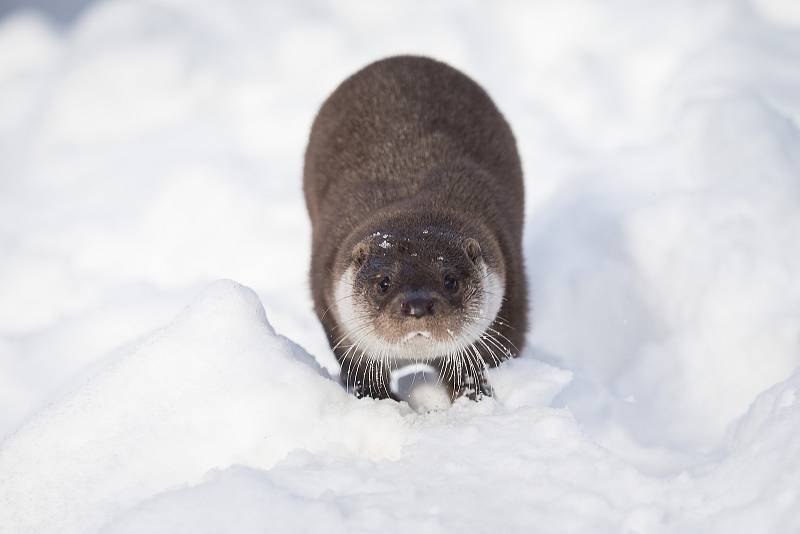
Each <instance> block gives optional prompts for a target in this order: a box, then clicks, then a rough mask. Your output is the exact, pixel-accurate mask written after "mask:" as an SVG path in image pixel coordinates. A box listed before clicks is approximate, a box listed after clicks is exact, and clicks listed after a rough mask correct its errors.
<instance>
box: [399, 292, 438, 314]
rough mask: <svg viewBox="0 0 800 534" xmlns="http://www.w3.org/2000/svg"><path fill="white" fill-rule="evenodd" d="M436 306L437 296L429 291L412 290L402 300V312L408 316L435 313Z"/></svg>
mask: <svg viewBox="0 0 800 534" xmlns="http://www.w3.org/2000/svg"><path fill="white" fill-rule="evenodd" d="M436 307H437V306H436V297H435V296H434V295H433V293H430V292H428V291H411V292H409V293H406V294H405V295H404V296H403V298H402V300H401V301H400V312H401V313H402V314H403V315H404V316H406V317H416V318H421V317H426V316H429V315H434V314H435V313H436Z"/></svg>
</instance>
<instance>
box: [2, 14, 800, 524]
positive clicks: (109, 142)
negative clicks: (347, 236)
mask: <svg viewBox="0 0 800 534" xmlns="http://www.w3.org/2000/svg"><path fill="white" fill-rule="evenodd" d="M798 28H800V10H798V7H797V3H796V2H792V1H789V0H787V1H780V0H757V1H756V0H753V1H747V0H735V1H730V2H723V1H714V0H712V1H709V2H702V3H699V2H693V1H689V0H679V1H676V2H649V3H648V2H628V1H623V0H615V1H612V2H603V3H597V2H590V1H585V2H584V1H571V2H558V3H523V2H511V1H508V2H494V3H492V4H491V6H489V5H484V4H480V3H475V2H473V3H466V4H464V3H455V2H442V3H436V4H429V3H425V2H412V3H411V4H409V3H407V2H406V3H402V4H400V3H397V4H394V3H362V2H351V1H345V2H328V1H323V0H319V1H314V2H304V3H301V2H296V3H282V4H281V3H248V2H228V3H216V2H207V1H205V0H200V1H195V2H191V3H189V2H184V1H182V0H155V1H153V2H147V3H138V2H132V1H125V0H109V1H105V2H98V3H95V4H92V5H90V6H88V7H87V9H86V10H85V11H84V12H83V14H82V15H81V16H80V17H79V18H78V19H77V20H76V21H75V22H74V23H73V24H71V25H69V26H67V27H63V28H60V27H56V26H54V25H52V23H51V22H50V21H48V19H46V18H45V17H44V16H43V15H41V14H40V13H38V12H36V11H32V10H28V11H25V10H22V11H16V12H13V13H11V14H9V15H6V16H5V18H2V19H0V102H2V105H0V177H1V178H0V533H3V534H5V533H6V532H8V533H13V534H18V533H26V532H30V533H34V532H35V533H50V532H59V533H71V532H76V533H77V532H80V533H88V532H105V533H114V532H117V533H120V532H170V533H174V532H193V533H197V532H237V533H239V532H244V533H247V532H263V531H274V532H294V531H312V532H342V531H345V530H346V531H349V532H375V531H385V532H403V531H405V532H455V531H472V532H494V531H497V532H501V531H505V532H526V533H528V532H554V531H558V532H609V533H620V532H629V533H635V532H639V533H648V534H649V533H662V532H663V533H673V532H675V533H677V532H681V533H685V532H689V533H693V532H698V533H700V532H702V533H725V534H729V533H737V532H742V533H748V534H751V533H761V532H764V533H767V532H769V533H776V534H785V533H790V532H798V531H800V515H798V514H797V513H796V510H797V509H798V507H800V490H798V489H797V483H796V481H797V480H798V479H800V403H798V402H797V396H798V393H797V392H798V391H799V390H800V281H798V278H797V276H796V273H797V272H800V181H798V178H797V177H798V176H800V131H798V127H800V70H798V69H797V68H796V65H797V62H798V59H800V32H798ZM400 52H414V53H424V54H427V55H431V56H434V57H438V58H441V59H443V60H446V61H448V62H450V63H451V64H453V65H454V66H457V67H459V68H461V69H463V70H464V71H465V72H467V73H469V74H470V75H472V76H473V77H474V78H475V79H477V80H478V81H479V82H481V83H482V84H483V85H484V87H486V89H487V90H488V91H489V93H490V94H491V95H492V97H493V98H494V99H495V101H496V102H497V104H498V106H499V107H500V108H501V110H502V111H503V112H504V113H505V115H506V117H507V118H508V119H509V122H510V123H511V125H512V127H513V129H514V131H515V134H516V137H517V140H518V143H519V148H520V152H521V156H522V159H523V164H524V170H525V175H526V203H527V218H526V228H525V256H526V262H527V269H528V277H529V283H530V286H531V301H532V329H531V333H530V335H529V337H528V347H527V349H526V351H525V353H524V355H523V356H522V358H520V359H518V360H515V361H512V362H508V363H507V364H505V365H504V366H502V367H501V368H499V369H496V370H493V371H492V372H491V375H490V380H491V382H492V385H493V387H494V390H495V393H496V397H495V398H494V399H487V400H484V401H481V402H479V403H472V402H468V401H466V400H461V401H458V402H457V403H456V404H455V405H453V406H452V407H451V408H449V409H447V410H441V409H434V410H432V411H429V410H428V409H427V407H430V406H432V407H433V408H441V391H438V390H437V389H436V388H435V387H428V386H429V385H430V384H426V385H425V386H426V387H424V388H422V389H419V390H418V391H417V390H415V393H414V396H413V397H412V398H411V399H410V401H411V404H412V406H409V404H407V403H396V402H394V401H389V400H384V401H375V400H372V399H360V400H359V399H355V398H354V397H352V396H350V395H348V394H347V393H345V392H344V391H343V389H342V388H341V387H340V386H339V385H338V384H337V383H336V381H335V377H333V378H332V377H331V375H335V373H336V366H335V362H334V361H333V358H332V356H331V354H330V350H329V349H328V347H327V344H326V341H325V338H324V335H323V333H322V330H321V328H320V326H319V324H318V321H317V320H316V318H315V317H314V315H313V312H312V307H311V302H310V295H309V290H308V282H307V265H308V254H309V237H310V228H309V224H308V221H307V217H306V213H305V207H304V204H303V198H302V191H301V187H300V176H301V168H302V156H303V150H304V146H305V141H306V136H307V134H308V128H309V126H310V123H311V120H312V119H313V116H314V113H315V112H316V110H317V108H318V106H319V105H320V103H321V101H322V99H323V98H324V97H325V96H326V95H327V93H328V92H329V91H330V90H332V89H333V87H335V85H336V84H337V83H338V82H339V81H340V80H341V79H343V78H344V77H345V76H347V75H348V74H350V73H351V72H353V71H354V70H355V69H357V68H359V67H360V66H362V65H364V64H366V63H367V62H369V61H371V60H373V59H376V58H379V57H382V56H385V55H389V54H393V53H400ZM381 235H382V238H383V239H386V238H388V237H389V236H388V235H383V234H381ZM387 243H388V242H387ZM217 279H233V280H236V282H233V281H231V280H220V281H216V282H215V280H217ZM248 288H252V289H248ZM317 362H318V363H317Z"/></svg>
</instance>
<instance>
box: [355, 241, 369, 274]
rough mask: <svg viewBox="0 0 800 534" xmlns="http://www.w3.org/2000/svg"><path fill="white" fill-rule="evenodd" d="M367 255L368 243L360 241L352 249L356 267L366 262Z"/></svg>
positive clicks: (358, 267)
mask: <svg viewBox="0 0 800 534" xmlns="http://www.w3.org/2000/svg"><path fill="white" fill-rule="evenodd" d="M367 256H369V245H368V244H367V243H364V242H363V241H362V242H361V243H359V244H358V245H356V246H355V248H354V249H353V264H355V266H356V269H360V268H361V266H362V265H364V263H366V261H367Z"/></svg>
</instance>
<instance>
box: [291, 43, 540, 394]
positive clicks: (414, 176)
mask: <svg viewBox="0 0 800 534" xmlns="http://www.w3.org/2000/svg"><path fill="white" fill-rule="evenodd" d="M304 192H305V197H306V203H307V207H308V211H309V214H310V216H311V222H312V228H313V235H312V258H311V273H310V274H311V277H310V278H311V289H312V293H313V298H314V305H315V311H316V313H317V315H318V317H319V318H320V321H321V322H322V324H323V326H324V328H325V331H326V333H327V336H328V339H329V342H330V344H331V346H332V347H335V348H334V352H335V353H336V356H337V358H339V360H340V362H341V361H342V356H343V354H344V352H343V350H342V348H338V347H336V344H337V340H339V338H340V336H341V333H342V325H339V324H337V318H336V314H334V313H331V312H330V310H331V307H332V306H333V305H334V302H333V292H334V285H335V284H336V282H337V280H338V277H339V276H340V275H341V273H342V272H343V270H344V269H346V268H347V266H348V265H349V264H350V263H351V262H352V261H353V249H354V247H356V246H357V245H358V243H359V242H362V241H363V240H364V238H365V235H368V234H369V232H372V231H373V230H376V229H377V230H380V231H384V230H385V231H391V232H395V233H396V234H398V235H401V236H403V235H412V234H418V231H419V229H420V228H422V227H431V228H444V229H447V231H448V232H451V233H452V236H453V239H454V240H460V239H464V238H467V237H473V238H475V239H476V240H477V241H478V243H480V246H481V249H482V251H483V254H484V256H485V257H486V261H487V264H488V265H489V267H490V268H492V269H497V270H498V271H499V272H502V273H503V276H504V280H505V294H504V300H503V304H502V308H501V309H500V312H499V313H498V317H499V318H500V319H498V320H497V321H496V322H494V323H493V324H492V329H494V331H495V332H496V339H503V340H505V341H504V342H503V345H504V346H505V347H507V348H508V354H506V356H508V355H512V356H515V355H516V354H517V353H518V351H519V349H520V348H521V347H522V345H523V341H524V336H525V330H526V326H527V289H526V282H525V275H524V270H523V260H522V249H521V241H522V225H523V211H524V210H523V197H524V193H523V181H522V171H521V166H520V160H519V157H518V154H517V150H516V144H515V141H514V137H513V134H512V133H511V129H510V128H509V126H508V124H507V123H506V121H505V119H504V118H503V116H502V115H501V114H500V112H499V111H498V110H497V108H496V107H495V105H494V104H493V102H492V100H491V99H490V98H489V96H488V95H487V94H486V92H484V90H483V89H482V88H481V87H480V86H478V85H477V84H476V83H475V82H474V81H472V80H471V79H470V78H468V77H467V76H465V75H464V74H462V73H461V72H459V71H458V70H456V69H454V68H452V67H449V66H448V65H446V64H444V63H441V62H438V61H435V60H432V59H428V58H423V57H414V56H398V57H391V58H388V59H384V60H381V61H377V62H375V63H372V64H370V65H368V66H367V67H365V68H363V69H362V70H360V71H358V72H356V73H355V74H353V75H352V76H351V77H349V78H348V79H346V80H345V81H344V82H342V84H341V85H340V86H339V87H338V88H337V89H336V90H335V91H334V92H333V94H331V95H330V96H329V97H328V99H327V100H326V101H325V103H324V104H323V106H322V108H321V109H320V111H319V113H318V115H317V117H316V119H315V121H314V124H313V127H312V130H311V135H310V138H309V142H308V148H307V150H306V155H305V168H304ZM383 253H384V254H386V253H388V254H397V253H399V252H397V249H389V250H388V251H383ZM479 349H480V347H479ZM481 357H482V358H483V359H484V360H485V361H486V364H487V365H490V366H491V365H494V364H495V363H496V361H497V360H496V358H490V357H489V356H488V355H487V354H485V352H484V351H482V350H481ZM343 371H344V367H343ZM351 373H352V371H351ZM344 374H345V373H344V372H343V375H344ZM345 378H347V377H345ZM360 380H361V382H362V383H363V382H370V379H369V378H367V377H365V376H361V377H360ZM445 380H447V379H446V378H445ZM372 381H373V382H374V381H375V379H372ZM378 386H380V387H378ZM451 387H454V386H453V385H452V384H451ZM386 389H387V388H386V387H385V384H367V387H365V388H364V389H363V390H362V391H361V393H360V394H367V395H372V396H385V395H386Z"/></svg>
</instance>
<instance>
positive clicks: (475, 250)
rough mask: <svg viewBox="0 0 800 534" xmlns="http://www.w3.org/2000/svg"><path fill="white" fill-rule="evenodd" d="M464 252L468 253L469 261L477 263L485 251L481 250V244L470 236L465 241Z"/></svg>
mask: <svg viewBox="0 0 800 534" xmlns="http://www.w3.org/2000/svg"><path fill="white" fill-rule="evenodd" d="M464 252H466V253H467V257H468V258H469V261H471V262H472V263H475V264H477V263H478V260H479V259H480V258H481V257H482V256H483V253H482V252H481V246H480V245H479V244H478V242H477V241H475V240H474V239H472V238H471V237H468V238H467V239H466V240H465V241H464Z"/></svg>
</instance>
